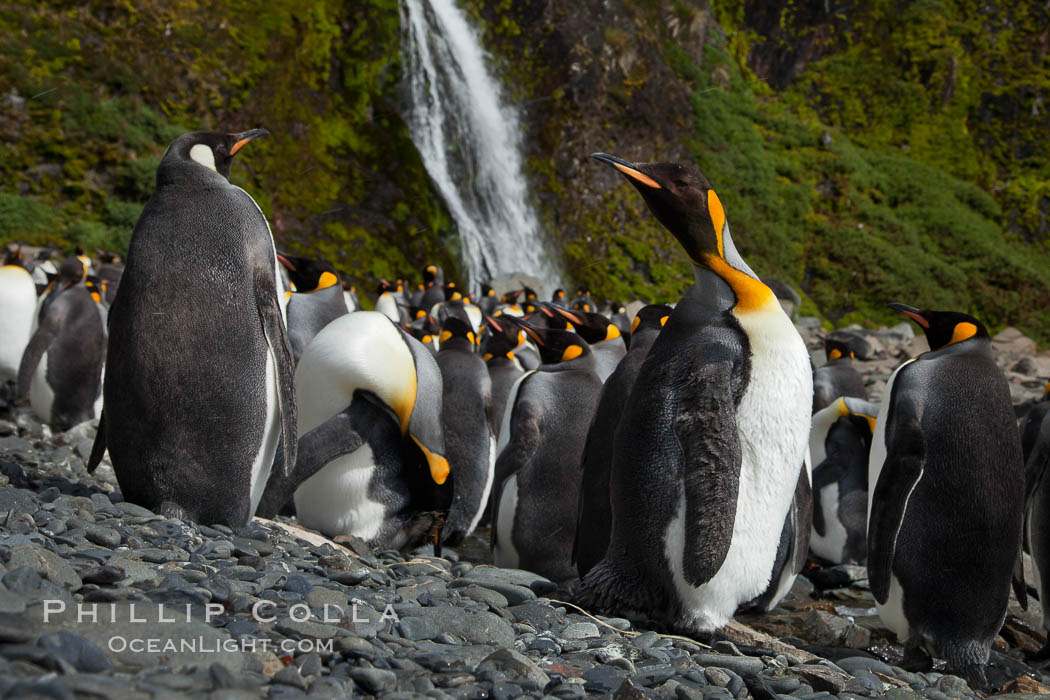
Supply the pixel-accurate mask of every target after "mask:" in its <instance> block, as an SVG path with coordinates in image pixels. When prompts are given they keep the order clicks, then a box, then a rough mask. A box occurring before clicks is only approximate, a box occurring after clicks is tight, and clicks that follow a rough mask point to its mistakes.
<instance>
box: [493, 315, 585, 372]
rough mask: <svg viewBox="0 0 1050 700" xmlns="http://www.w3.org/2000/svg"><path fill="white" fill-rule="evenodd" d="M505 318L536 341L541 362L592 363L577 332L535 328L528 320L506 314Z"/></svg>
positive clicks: (547, 363) (548, 363)
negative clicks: (577, 361)
mask: <svg viewBox="0 0 1050 700" xmlns="http://www.w3.org/2000/svg"><path fill="white" fill-rule="evenodd" d="M507 320H509V321H511V322H512V323H515V324H517V325H518V326H519V327H520V328H521V330H522V331H524V333H525V334H526V335H527V336H528V337H529V338H531V339H532V341H533V342H535V343H536V345H537V346H538V347H539V349H540V359H541V360H542V361H543V364H545V365H558V364H562V363H569V362H572V361H574V360H580V363H578V364H585V365H593V364H594V356H593V354H592V353H591V348H590V346H589V345H588V344H587V342H586V341H585V340H584V339H583V338H582V337H581V336H580V334H579V333H574V332H572V331H563V330H558V329H556V328H537V327H535V326H533V325H532V324H530V323H529V322H528V321H525V320H522V319H520V318H515V317H513V316H508V317H507Z"/></svg>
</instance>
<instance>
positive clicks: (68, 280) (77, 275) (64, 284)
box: [56, 257, 87, 289]
mask: <svg viewBox="0 0 1050 700" xmlns="http://www.w3.org/2000/svg"><path fill="white" fill-rule="evenodd" d="M85 279H87V268H86V267H84V263H83V262H81V260H80V259H79V258H77V257H69V258H66V259H65V260H63V261H62V264H61V265H59V267H58V275H57V279H56V281H57V282H58V286H59V287H60V288H61V289H68V288H69V287H72V286H73V285H75V284H80V283H81V282H83V281H84V280H85Z"/></svg>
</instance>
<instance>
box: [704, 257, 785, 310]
mask: <svg viewBox="0 0 1050 700" xmlns="http://www.w3.org/2000/svg"><path fill="white" fill-rule="evenodd" d="M704 264H705V265H706V266H707V267H708V268H710V270H711V271H712V272H714V273H715V274H716V275H718V276H719V277H721V278H722V279H724V280H725V281H726V284H728V285H729V287H730V289H732V290H733V293H734V294H735V295H736V306H734V307H733V310H734V311H744V312H749V311H758V310H759V309H761V308H763V307H765V306H767V305H769V304H775V303H776V300H777V299H776V297H775V296H773V292H772V291H771V290H770V289H769V287H767V286H766V285H764V284H762V283H761V282H760V281H758V280H756V279H755V278H754V277H752V276H750V275H748V274H747V273H745V272H741V271H740V270H738V269H736V268H735V267H733V266H732V265H730V264H729V263H727V262H726V261H725V259H724V258H722V257H719V256H717V255H712V254H711V253H708V254H707V255H705V256H704Z"/></svg>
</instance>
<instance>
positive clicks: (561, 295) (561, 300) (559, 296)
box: [551, 289, 566, 306]
mask: <svg viewBox="0 0 1050 700" xmlns="http://www.w3.org/2000/svg"><path fill="white" fill-rule="evenodd" d="M551 303H552V304H558V305H559V306H564V305H565V304H566V301H565V290H564V289H555V290H554V294H552V295H551Z"/></svg>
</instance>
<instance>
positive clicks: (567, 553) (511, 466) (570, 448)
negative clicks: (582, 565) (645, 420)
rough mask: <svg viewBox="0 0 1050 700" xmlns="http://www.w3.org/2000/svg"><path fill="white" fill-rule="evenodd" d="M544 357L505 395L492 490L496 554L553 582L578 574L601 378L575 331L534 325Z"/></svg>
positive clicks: (499, 560)
mask: <svg viewBox="0 0 1050 700" xmlns="http://www.w3.org/2000/svg"><path fill="white" fill-rule="evenodd" d="M499 322H500V323H503V322H508V323H516V324H518V325H519V326H521V328H522V330H524V331H525V333H527V334H529V335H530V336H531V337H532V338H533V339H534V340H535V341H536V342H537V343H538V344H539V345H540V353H541V356H542V359H543V364H542V365H540V367H539V369H537V370H533V371H530V372H526V373H525V374H523V375H522V376H521V378H520V379H519V380H518V381H517V383H515V385H514V386H513V388H512V389H511V393H510V396H509V397H508V399H507V407H506V411H505V412H504V414H503V425H502V427H501V428H500V438H499V447H498V457H497V458H496V478H495V485H496V486H495V491H494V492H493V496H492V533H491V537H492V547H493V561H494V562H495V564H496V565H497V566H505V567H510V568H522V569H528V570H529V571H535V572H536V573H538V574H542V575H543V576H546V577H548V578H549V579H551V580H552V581H558V582H564V581H568V580H570V579H574V578H576V570H575V567H573V565H572V545H573V540H574V538H575V533H576V520H577V515H576V510H577V507H578V502H579V485H580V458H581V457H582V454H583V443H584V436H585V435H586V433H587V426H588V425H590V422H591V418H592V416H593V415H594V410H595V408H596V407H597V405H598V396H599V394H600V393H601V388H602V383H601V380H599V379H598V375H597V374H595V372H594V355H592V354H591V351H590V348H589V347H587V343H586V342H585V341H584V340H583V339H582V338H580V336H579V335H577V334H576V333H573V332H571V331H560V330H552V329H540V330H537V329H534V328H532V327H531V326H529V325H528V324H527V323H525V322H523V321H520V320H518V319H516V318H514V317H506V318H504V317H501V318H500V319H499Z"/></svg>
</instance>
